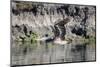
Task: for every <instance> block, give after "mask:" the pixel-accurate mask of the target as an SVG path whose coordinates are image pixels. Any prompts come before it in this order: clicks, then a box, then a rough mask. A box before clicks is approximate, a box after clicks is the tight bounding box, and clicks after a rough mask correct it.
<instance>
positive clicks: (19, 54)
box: [11, 42, 95, 65]
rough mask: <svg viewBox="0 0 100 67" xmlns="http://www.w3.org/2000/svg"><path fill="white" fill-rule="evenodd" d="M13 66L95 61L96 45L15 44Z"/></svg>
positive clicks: (13, 44) (13, 45)
mask: <svg viewBox="0 0 100 67" xmlns="http://www.w3.org/2000/svg"><path fill="white" fill-rule="evenodd" d="M11 52H12V65H27V64H46V63H62V62H66V63H67V62H76V61H93V60H95V44H86V43H84V44H81V43H70V44H65V45H58V44H54V43H52V42H50V43H45V42H36V43H34V44H32V43H29V42H25V43H22V42H13V43H12V50H11Z"/></svg>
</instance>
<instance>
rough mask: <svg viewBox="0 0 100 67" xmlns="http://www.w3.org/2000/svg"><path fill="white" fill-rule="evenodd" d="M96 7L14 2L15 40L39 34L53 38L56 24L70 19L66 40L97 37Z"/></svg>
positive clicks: (13, 28) (13, 32)
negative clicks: (32, 33) (53, 28)
mask: <svg viewBox="0 0 100 67" xmlns="http://www.w3.org/2000/svg"><path fill="white" fill-rule="evenodd" d="M95 10H96V7H95V6H81V5H65V4H47V3H31V2H12V25H11V26H12V34H13V36H12V37H13V39H16V38H19V37H20V36H23V37H24V36H26V35H31V32H34V33H37V35H38V36H39V37H42V36H44V35H45V34H48V35H49V36H53V35H54V33H53V32H52V28H51V26H52V27H53V26H54V25H55V23H56V22H59V21H61V20H63V19H65V18H70V20H71V21H70V22H69V23H68V24H66V25H65V28H66V38H73V37H87V36H95V30H96V29H95V24H96V21H95V20H96V15H95V13H96V11H95Z"/></svg>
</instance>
